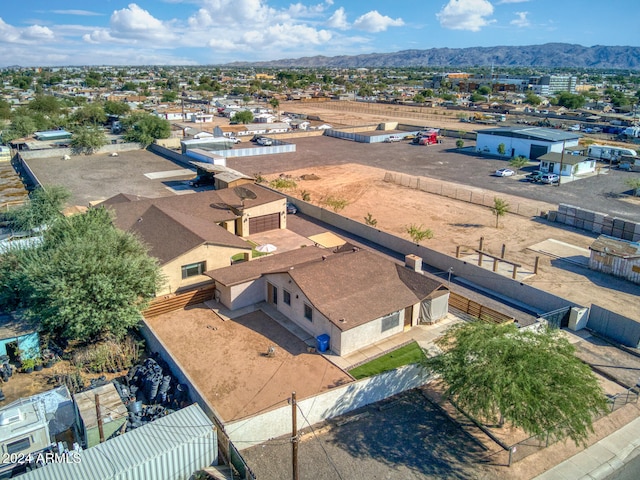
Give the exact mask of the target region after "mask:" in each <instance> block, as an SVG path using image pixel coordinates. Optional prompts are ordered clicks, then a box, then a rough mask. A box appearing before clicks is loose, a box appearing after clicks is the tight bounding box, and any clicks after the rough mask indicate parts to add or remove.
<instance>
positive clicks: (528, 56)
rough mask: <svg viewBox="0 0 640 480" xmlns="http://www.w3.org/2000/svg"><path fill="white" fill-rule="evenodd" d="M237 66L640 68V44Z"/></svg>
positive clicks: (437, 50)
mask: <svg viewBox="0 0 640 480" xmlns="http://www.w3.org/2000/svg"><path fill="white" fill-rule="evenodd" d="M231 65H234V66H253V67H274V68H275V67H285V68H289V67H336V68H361V67H365V68H375V67H386V68H400V67H441V66H447V67H472V66H491V65H494V66H496V67H500V66H505V67H546V68H554V67H559V68H562V67H564V68H586V69H591V68H592V69H616V70H618V69H619V70H639V69H640V47H630V46H604V45H594V46H593V47H584V46H582V45H573V44H569V43H546V44H544V45H526V46H497V47H470V48H430V49H427V50H402V51H400V52H393V53H369V54H363V55H341V56H336V57H326V56H322V55H318V56H314V57H302V58H291V59H282V60H271V61H266V62H235V63H233V64H231Z"/></svg>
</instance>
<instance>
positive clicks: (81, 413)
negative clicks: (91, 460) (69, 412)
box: [73, 383, 127, 448]
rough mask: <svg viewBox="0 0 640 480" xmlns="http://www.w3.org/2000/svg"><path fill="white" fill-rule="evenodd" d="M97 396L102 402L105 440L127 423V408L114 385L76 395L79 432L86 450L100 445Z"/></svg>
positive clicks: (109, 384) (101, 409)
mask: <svg viewBox="0 0 640 480" xmlns="http://www.w3.org/2000/svg"><path fill="white" fill-rule="evenodd" d="M96 395H97V396H98V397H99V401H100V412H101V416H102V424H103V430H104V438H109V437H110V436H111V435H112V434H113V433H114V432H115V431H116V430H118V429H120V428H121V427H122V425H123V424H124V422H126V421H127V407H125V406H124V403H122V399H121V398H120V395H119V394H118V391H117V390H116V387H115V385H113V383H107V384H106V385H102V386H101V387H96V388H92V389H91V390H87V391H85V392H80V393H76V394H75V395H74V396H73V399H74V401H75V403H76V408H77V409H78V431H80V432H82V434H83V435H82V438H83V439H84V444H85V447H86V448H89V447H93V446H95V445H98V444H99V443H100V432H99V429H98V412H97V409H96Z"/></svg>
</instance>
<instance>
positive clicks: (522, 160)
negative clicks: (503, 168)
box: [509, 155, 529, 172]
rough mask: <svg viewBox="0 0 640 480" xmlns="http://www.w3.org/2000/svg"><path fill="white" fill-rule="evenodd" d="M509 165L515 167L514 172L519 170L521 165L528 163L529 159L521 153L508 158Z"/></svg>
mask: <svg viewBox="0 0 640 480" xmlns="http://www.w3.org/2000/svg"><path fill="white" fill-rule="evenodd" d="M509 165H511V166H512V167H513V168H515V169H516V172H519V171H520V169H521V168H522V167H524V166H526V165H529V159H528V158H526V157H523V156H522V155H518V156H517V157H513V158H512V159H511V160H509Z"/></svg>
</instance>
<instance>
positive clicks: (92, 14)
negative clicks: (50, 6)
mask: <svg viewBox="0 0 640 480" xmlns="http://www.w3.org/2000/svg"><path fill="white" fill-rule="evenodd" d="M51 13H56V14H58V15H78V16H81V17H101V16H102V13H98V12H91V11H89V10H51Z"/></svg>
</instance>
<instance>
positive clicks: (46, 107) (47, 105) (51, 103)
mask: <svg viewBox="0 0 640 480" xmlns="http://www.w3.org/2000/svg"><path fill="white" fill-rule="evenodd" d="M28 108H29V110H31V111H33V112H39V113H42V114H44V115H54V114H56V113H58V112H60V110H61V109H62V104H61V103H60V100H58V99H57V98H56V97H54V96H52V95H36V98H34V99H33V100H31V101H30V102H29V105H28Z"/></svg>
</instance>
